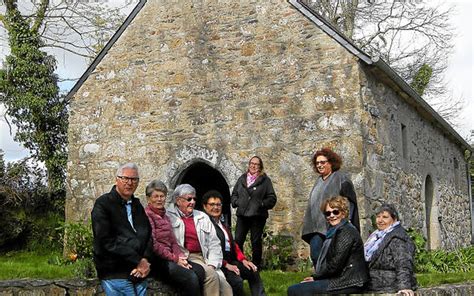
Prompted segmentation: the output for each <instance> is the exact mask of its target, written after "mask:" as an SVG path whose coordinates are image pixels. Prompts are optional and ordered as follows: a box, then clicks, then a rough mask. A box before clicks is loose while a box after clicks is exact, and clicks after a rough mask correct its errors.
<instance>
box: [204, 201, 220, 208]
mask: <svg viewBox="0 0 474 296" xmlns="http://www.w3.org/2000/svg"><path fill="white" fill-rule="evenodd" d="M207 205H208V206H210V207H212V208H220V207H222V204H221V203H214V202H211V203H209V202H208V203H207Z"/></svg>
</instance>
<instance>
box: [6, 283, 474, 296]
mask: <svg viewBox="0 0 474 296" xmlns="http://www.w3.org/2000/svg"><path fill="white" fill-rule="evenodd" d="M267 288H268V287H267ZM20 295H21V296H36V295H58V296H59V295H71V296H76V295H77V296H79V295H80V296H92V295H104V293H103V290H102V288H101V287H100V284H99V281H98V280H68V281H66V280H10V281H0V296H20ZM147 295H150V296H155V295H156V296H158V295H159V296H165V295H166V296H175V295H177V293H176V291H174V290H173V289H172V288H171V287H170V286H166V285H163V284H162V283H160V282H158V281H152V280H149V282H148V291H147ZM353 295H354V294H353ZM363 295H366V296H369V295H372V296H376V295H377V296H396V295H397V294H392V293H385V294H363ZM415 295H417V296H448V295H449V296H465V295H474V283H472V282H468V283H461V284H451V285H442V286H438V287H430V288H423V289H419V290H417V291H416V292H415Z"/></svg>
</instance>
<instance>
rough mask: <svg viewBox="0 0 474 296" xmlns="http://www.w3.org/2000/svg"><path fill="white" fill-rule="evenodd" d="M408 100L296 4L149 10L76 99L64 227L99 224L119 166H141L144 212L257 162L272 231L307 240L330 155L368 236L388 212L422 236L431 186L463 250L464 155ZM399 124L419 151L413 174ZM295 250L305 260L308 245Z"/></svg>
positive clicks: (168, 5)
mask: <svg viewBox="0 0 474 296" xmlns="http://www.w3.org/2000/svg"><path fill="white" fill-rule="evenodd" d="M398 95H399V94H397V93H395V91H393V90H392V89H391V88H389V87H387V86H385V85H384V84H383V83H382V81H381V80H380V79H379V77H377V76H374V75H370V73H368V72H367V73H366V70H365V69H364V66H363V65H361V64H360V63H359V62H358V59H357V58H356V57H355V56H353V55H352V54H351V53H349V52H347V51H346V50H345V49H344V48H343V47H341V46H340V45H339V44H338V43H336V42H335V41H334V40H333V39H332V38H331V37H329V36H327V35H326V34H325V33H323V32H322V31H321V30H320V29H319V28H317V26H315V25H314V24H313V23H311V22H310V21H309V20H308V19H306V18H305V17H304V16H303V15H302V14H301V13H300V12H298V11H297V10H295V9H294V8H293V7H292V6H291V5H290V4H289V3H288V2H286V1H262V2H260V1H253V2H250V1H204V2H196V1H190V0H188V1H148V2H147V3H146V4H145V6H144V7H143V9H142V10H141V11H140V13H139V14H138V16H137V17H136V18H135V19H134V20H133V22H131V24H130V25H129V26H128V27H127V29H126V31H125V32H124V34H123V35H122V37H121V38H120V39H119V40H118V41H117V42H116V43H115V45H114V46H113V47H112V48H111V50H110V51H109V52H108V54H107V55H106V56H105V58H104V59H103V60H102V61H101V62H100V63H99V65H98V66H97V68H96V69H95V70H94V71H93V72H92V74H91V75H90V76H89V78H88V79H87V80H86V81H85V83H84V84H83V85H82V86H81V87H80V89H79V91H78V92H77V93H76V94H75V96H74V97H73V99H72V102H71V115H70V124H69V160H68V180H67V185H68V192H67V200H66V219H67V220H75V221H77V220H82V221H83V220H87V219H89V217H90V210H91V209H92V206H93V203H94V200H95V199H96V198H97V197H98V196H99V195H101V194H103V193H104V192H107V191H109V190H110V187H111V186H112V185H113V183H114V176H115V170H116V168H117V167H118V165H119V164H120V163H124V162H128V161H132V162H136V163H137V164H138V165H139V167H140V177H141V181H140V185H139V187H138V190H137V196H138V197H140V198H141V199H142V201H143V202H144V203H145V200H144V188H145V186H146V184H147V183H148V182H149V181H151V180H152V179H161V180H163V181H164V182H165V183H166V184H167V185H168V186H169V187H170V188H171V189H173V188H174V187H175V186H176V185H177V183H179V180H180V177H181V176H182V173H183V171H185V170H186V169H188V168H189V167H190V166H192V165H193V164H195V163H196V162H202V163H204V164H206V165H208V166H210V167H212V168H213V169H215V170H217V171H218V172H219V173H220V174H221V175H222V177H223V179H224V180H225V183H226V186H228V188H229V190H232V187H233V185H234V184H235V181H236V180H237V178H238V176H239V175H240V174H241V173H242V172H243V171H244V170H245V167H246V164H247V162H248V160H249V158H250V157H251V156H252V155H255V154H257V155H260V156H261V157H262V158H263V160H264V163H265V168H266V172H267V173H268V175H269V176H270V177H271V179H272V181H273V183H274V187H275V190H276V192H277V195H278V202H277V205H276V206H275V208H274V209H273V211H271V213H270V218H269V221H268V222H267V225H268V226H269V228H270V230H272V231H274V232H276V233H280V234H284V235H292V236H293V237H295V238H299V234H300V231H301V225H302V217H303V213H304V209H305V207H306V203H307V199H308V196H309V192H310V190H311V188H312V185H313V183H314V181H315V179H316V175H315V174H314V172H313V171H312V167H311V164H310V159H311V156H312V154H313V153H314V151H315V150H316V149H319V148H322V147H325V146H329V147H332V148H334V149H335V150H336V151H337V152H338V153H340V154H341V155H342V157H343V160H344V165H343V170H345V171H347V172H349V173H350V174H351V177H352V180H353V182H354V185H355V187H356V191H357V194H358V202H359V204H360V209H361V217H362V219H363V221H362V222H363V223H362V233H363V236H364V237H366V236H367V234H368V232H369V231H370V228H371V226H370V222H369V220H370V216H371V215H372V210H373V207H374V206H375V205H377V204H378V203H380V202H381V201H382V200H389V201H392V202H396V203H397V204H399V207H400V212H401V213H402V218H403V219H404V222H405V224H406V225H408V226H415V227H418V228H420V229H425V231H426V227H425V226H424V223H423V221H424V217H425V216H426V215H424V214H423V210H424V205H423V202H424V198H423V196H422V192H423V191H424V187H423V186H424V182H425V180H426V174H428V173H430V174H431V175H430V176H431V178H433V184H434V190H435V192H436V193H435V198H434V200H435V206H436V207H435V208H436V209H437V213H440V215H442V217H443V219H445V220H444V221H446V225H447V229H448V231H450V232H452V233H453V234H454V235H456V238H455V240H456V244H457V245H465V243H466V242H467V241H469V238H467V236H466V235H462V237H461V238H460V237H459V235H461V233H462V232H464V234H466V233H468V232H469V229H470V227H469V226H468V223H467V221H468V220H467V219H468V217H470V216H469V215H466V216H465V217H466V220H465V221H461V223H458V224H457V225H454V223H452V221H450V220H449V219H453V218H454V217H459V215H453V214H452V213H453V212H459V213H463V214H466V211H467V209H469V206H468V204H467V199H466V195H465V194H464V193H465V189H464V187H463V186H464V185H462V184H465V183H464V180H465V175H463V174H464V172H463V171H462V168H463V167H464V160H463V157H462V156H461V153H462V151H459V149H458V148H456V145H455V144H453V143H451V142H450V141H449V140H447V139H446V138H445V136H444V135H443V134H442V133H441V132H440V131H439V130H438V129H437V128H436V127H433V126H432V124H431V123H430V122H426V121H425V120H424V119H423V118H422V117H420V116H419V114H418V113H416V112H415V111H414V110H412V109H411V107H410V106H409V105H407V104H406V103H404V102H403V101H402V100H401V99H400V98H398V97H397V96H398ZM400 122H401V123H403V124H405V125H406V126H407V128H408V136H409V140H410V144H409V145H408V147H409V148H408V149H409V159H408V160H406V161H401V160H400V157H399V153H400V148H399V144H398V143H400V140H399V139H400V135H399V133H398V132H397V131H398V130H399V127H400ZM415 144H416V145H415ZM417 145H418V146H417ZM439 147H442V149H439ZM453 157H456V158H457V161H458V163H459V167H460V169H459V171H458V176H457V178H458V180H460V182H459V189H456V190H453V189H451V187H450V186H449V184H450V183H451V181H452V180H453V176H452V174H451V173H450V172H448V171H449V169H450V167H452V166H453V164H449V162H450V160H452V159H453ZM426 159H429V160H430V161H429V162H426V161H425V160H426ZM425 163H426V164H425ZM445 177H447V179H445ZM448 203H449V204H450V206H449V207H448V206H447V204H448ZM453 203H454V204H453ZM438 216H439V215H433V217H434V218H433V219H436V218H437V217H438ZM423 227H425V228H423ZM433 229H435V230H436V228H433ZM438 230H439V229H438ZM438 232H441V231H438ZM439 237H440V240H441V241H444V240H445V237H444V236H443V234H439ZM295 245H296V250H297V253H298V254H299V255H300V256H306V255H307V245H306V244H304V243H303V242H302V241H301V240H299V239H297V240H296V243H295ZM441 246H443V247H447V245H446V243H442V244H441ZM448 247H449V246H448Z"/></svg>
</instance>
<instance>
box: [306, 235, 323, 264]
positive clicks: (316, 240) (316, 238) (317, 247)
mask: <svg viewBox="0 0 474 296" xmlns="http://www.w3.org/2000/svg"><path fill="white" fill-rule="evenodd" d="M323 242H324V238H323V236H322V235H320V234H319V233H316V234H315V235H313V237H312V238H311V240H310V241H309V252H310V257H311V261H313V266H314V270H316V262H318V257H319V253H321V248H322V247H323Z"/></svg>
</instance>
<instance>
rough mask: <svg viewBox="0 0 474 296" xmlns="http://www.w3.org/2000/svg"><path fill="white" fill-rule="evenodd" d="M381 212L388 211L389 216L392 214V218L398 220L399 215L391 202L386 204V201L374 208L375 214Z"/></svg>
mask: <svg viewBox="0 0 474 296" xmlns="http://www.w3.org/2000/svg"><path fill="white" fill-rule="evenodd" d="M382 212H388V213H389V214H390V216H392V219H394V220H397V221H398V220H400V219H399V217H400V216H398V212H397V209H396V208H395V206H394V205H392V204H388V203H384V204H382V205H381V206H380V207H378V208H377V209H376V210H375V215H378V214H380V213H382Z"/></svg>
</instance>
